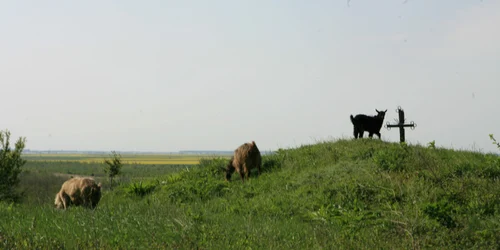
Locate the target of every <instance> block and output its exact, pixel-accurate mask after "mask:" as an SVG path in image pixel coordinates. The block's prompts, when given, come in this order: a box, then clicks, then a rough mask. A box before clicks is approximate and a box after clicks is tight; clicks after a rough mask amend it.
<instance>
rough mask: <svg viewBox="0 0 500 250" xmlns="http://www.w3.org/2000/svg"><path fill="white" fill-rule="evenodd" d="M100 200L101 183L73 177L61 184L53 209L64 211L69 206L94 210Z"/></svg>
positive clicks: (86, 178)
mask: <svg viewBox="0 0 500 250" xmlns="http://www.w3.org/2000/svg"><path fill="white" fill-rule="evenodd" d="M100 200H101V183H99V184H97V183H96V182H95V181H94V179H91V178H88V177H75V178H71V179H69V180H67V181H66V182H64V183H63V184H62V187H61V191H59V193H57V195H56V199H55V204H54V205H55V207H56V208H59V209H66V208H68V207H69V206H70V205H74V206H83V207H86V208H92V209H94V208H95V207H96V206H97V203H99V201H100Z"/></svg>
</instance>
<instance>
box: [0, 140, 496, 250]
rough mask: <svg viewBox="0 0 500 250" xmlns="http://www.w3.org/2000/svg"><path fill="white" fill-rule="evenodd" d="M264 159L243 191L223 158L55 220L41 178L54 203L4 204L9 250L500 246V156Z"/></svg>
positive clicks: (310, 150)
mask: <svg viewBox="0 0 500 250" xmlns="http://www.w3.org/2000/svg"><path fill="white" fill-rule="evenodd" d="M263 159H264V168H263V174H262V175H261V176H259V177H256V176H255V174H256V173H255V172H254V173H253V175H252V176H251V179H250V181H249V182H247V183H244V184H243V183H242V182H241V181H240V180H239V176H237V175H233V181H232V182H230V183H228V182H225V181H224V180H223V174H222V172H220V170H219V168H220V167H222V166H224V165H225V163H226V161H227V159H223V158H216V159H213V160H208V159H207V160H201V161H200V165H199V166H196V167H190V168H177V169H173V170H172V171H171V172H168V173H164V174H161V175H156V176H149V177H148V178H142V179H140V180H139V179H137V180H136V179H133V178H131V179H129V180H127V181H122V182H121V183H120V185H119V186H118V187H116V188H115V189H114V190H112V191H110V190H105V192H104V195H103V198H102V200H101V203H99V206H98V208H97V209H96V210H95V211H89V210H85V209H82V208H71V209H69V210H67V211H58V210H55V209H54V208H53V206H52V202H53V196H54V195H55V193H56V192H57V189H58V186H59V187H60V184H61V183H62V182H61V181H62V180H60V179H55V178H58V177H54V176H53V175H52V176H53V177H51V178H40V179H39V180H38V182H39V184H38V185H40V186H43V187H45V188H39V189H36V192H39V193H37V196H39V197H45V196H46V197H50V199H48V198H47V199H46V200H40V201H39V202H37V203H33V202H24V203H21V204H5V203H0V222H1V223H0V248H7V249H11V248H21V249H23V248H27V249H35V248H41V249H74V248H79V249H92V248H100V249H172V248H181V249H186V248H187V249H192V248H203V249H228V248H230V249H242V248H252V249H323V248H327V249H408V248H414V249H418V248H424V249H498V248H499V246H500V159H499V157H498V156H496V155H493V154H482V153H479V152H468V151H454V150H447V149H440V148H426V147H422V146H407V145H400V144H395V143H386V142H381V141H379V140H370V139H366V140H356V141H351V140H339V141H335V142H323V143H318V144H315V145H307V146H302V147H300V148H296V149H288V150H279V151H278V152H277V153H276V154H274V155H268V156H265V157H263ZM27 168H29V169H30V171H32V172H33V171H34V169H39V168H40V167H34V166H27ZM47 168H51V167H47ZM54 168H55V167H54ZM81 168H82V169H84V168H85V167H84V166H83V165H82V166H81ZM138 168H139V169H140V167H138ZM60 170H61V169H58V171H60ZM63 171H64V170H63ZM82 171H84V170H82ZM92 171H93V170H92ZM39 174H40V175H41V174H42V173H39V172H36V173H35V174H34V175H35V177H36V175H39ZM134 176H137V177H139V176H140V173H139V172H134ZM35 177H33V180H32V181H31V183H34V182H35V180H34V179H35ZM23 178H27V176H26V175H24V177H23ZM24 183H25V184H26V182H24ZM25 184H21V188H23V187H25ZM26 192H27V193H29V192H35V191H34V190H31V191H26ZM43 193H46V195H45V196H44V195H43ZM27 195H28V194H27Z"/></svg>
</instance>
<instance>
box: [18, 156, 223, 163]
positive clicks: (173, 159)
mask: <svg viewBox="0 0 500 250" xmlns="http://www.w3.org/2000/svg"><path fill="white" fill-rule="evenodd" d="M212 157H214V156H210V155H180V154H165V155H159V154H154V155H147V154H139V155H135V154H124V155H122V161H123V163H125V164H127V163H138V164H150V165H153V164H156V165H194V164H198V163H199V161H200V159H202V158H212ZM23 158H24V159H26V160H28V161H72V162H75V161H77V162H85V163H93V162H102V161H104V159H109V158H110V156H109V155H100V154H25V155H23Z"/></svg>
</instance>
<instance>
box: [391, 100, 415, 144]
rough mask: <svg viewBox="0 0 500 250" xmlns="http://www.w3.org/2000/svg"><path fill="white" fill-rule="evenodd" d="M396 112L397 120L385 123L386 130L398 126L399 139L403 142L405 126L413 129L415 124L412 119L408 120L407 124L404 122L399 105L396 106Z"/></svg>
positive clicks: (403, 113) (403, 114) (403, 115)
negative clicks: (392, 122)
mask: <svg viewBox="0 0 500 250" xmlns="http://www.w3.org/2000/svg"><path fill="white" fill-rule="evenodd" d="M396 112H397V113H398V115H399V121H396V122H397V124H389V123H387V124H386V127H387V129H388V130H390V129H391V128H399V141H400V142H405V127H409V128H411V129H415V127H416V126H417V124H415V123H414V122H413V121H412V122H410V123H409V124H405V112H404V110H403V109H402V108H401V107H398V109H397V110H396Z"/></svg>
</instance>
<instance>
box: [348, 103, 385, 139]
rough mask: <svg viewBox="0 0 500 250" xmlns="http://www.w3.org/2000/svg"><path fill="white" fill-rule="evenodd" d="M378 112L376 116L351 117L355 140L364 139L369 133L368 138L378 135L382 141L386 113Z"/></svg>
mask: <svg viewBox="0 0 500 250" xmlns="http://www.w3.org/2000/svg"><path fill="white" fill-rule="evenodd" d="M375 111H377V115H376V116H368V115H356V116H355V117H353V116H352V115H351V122H352V125H354V138H355V139H357V138H358V137H359V138H363V133H364V132H365V131H368V133H369V134H368V136H369V137H370V138H372V137H373V134H376V135H377V136H378V138H379V139H380V129H381V128H382V123H383V122H384V118H385V112H387V109H386V110H385V111H378V110H376V109H375Z"/></svg>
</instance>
